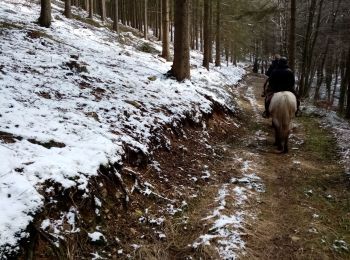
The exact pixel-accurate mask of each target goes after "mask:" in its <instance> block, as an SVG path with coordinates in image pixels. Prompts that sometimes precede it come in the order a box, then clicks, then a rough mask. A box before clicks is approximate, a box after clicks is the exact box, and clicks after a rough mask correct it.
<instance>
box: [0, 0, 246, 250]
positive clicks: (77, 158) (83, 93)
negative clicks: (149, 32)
mask: <svg viewBox="0 0 350 260" xmlns="http://www.w3.org/2000/svg"><path fill="white" fill-rule="evenodd" d="M39 11H40V10H39V6H38V5H36V4H33V3H30V2H28V1H26V0H3V1H1V5H0V22H1V23H0V26H2V27H0V36H1V37H0V57H1V59H0V85H1V86H0V131H1V132H0V208H1V209H2V210H1V211H2V213H1V215H0V248H5V247H7V250H10V249H9V247H8V246H10V247H13V246H16V244H17V243H18V240H19V239H20V238H22V237H25V236H27V233H26V232H24V230H25V228H26V227H27V225H28V224H29V223H30V221H31V220H32V219H33V214H34V213H35V212H37V211H38V210H40V208H41V207H42V206H43V196H45V192H47V193H48V191H49V190H50V189H48V187H46V186H44V183H45V182H46V184H45V185H47V181H51V182H55V183H58V184H61V185H62V186H63V187H64V188H70V187H78V188H79V189H82V190H85V191H86V192H88V190H87V183H88V181H89V178H90V177H91V176H93V175H96V174H97V169H98V168H99V166H100V165H101V164H107V163H121V161H122V158H123V155H124V151H125V146H129V147H133V149H136V150H139V151H142V152H143V153H145V154H151V153H152V147H151V145H150V144H151V139H152V138H158V140H160V139H161V138H162V136H161V133H162V129H163V127H164V126H165V125H171V124H172V125H179V123H180V121H181V120H183V119H184V118H191V119H192V120H194V121H200V120H201V118H202V116H203V114H208V113H211V112H212V107H213V103H212V101H210V100H209V99H208V98H206V97H208V96H209V97H211V98H210V99H212V100H215V101H216V102H219V103H220V104H222V105H224V106H225V107H227V108H229V109H231V110H234V109H235V104H232V103H231V101H230V100H231V98H232V97H231V94H232V93H230V92H228V91H227V89H228V88H223V86H228V85H232V84H235V83H237V82H238V80H239V79H241V77H242V75H243V74H244V69H243V68H240V67H232V66H231V67H229V68H226V67H223V68H221V69H217V68H212V70H211V71H210V72H207V71H206V70H205V69H203V68H202V67H201V66H200V64H201V58H202V56H201V55H200V53H198V52H192V53H191V62H192V66H193V67H194V68H193V69H192V71H191V73H192V79H191V80H187V81H185V82H184V83H178V82H176V81H174V80H171V79H166V78H164V76H163V74H164V73H166V72H167V71H168V70H169V69H170V68H171V63H169V62H165V61H164V60H162V59H161V58H159V57H158V56H157V54H150V53H144V52H140V51H137V50H136V48H135V45H136V46H140V45H142V44H144V43H145V41H144V40H140V39H139V38H136V37H135V36H133V35H132V33H121V34H120V35H118V36H117V35H116V34H115V33H114V32H111V31H110V30H108V29H106V28H104V27H101V28H95V27H91V26H90V25H88V24H85V23H83V22H80V21H78V20H67V19H66V18H65V17H63V16H62V15H61V13H62V9H61V8H60V7H58V6H56V5H53V19H54V20H53V23H52V27H51V28H50V29H46V28H40V27H38V26H37V25H36V23H35V21H36V20H37V18H38V16H39ZM80 13H81V12H80ZM85 15H86V14H85ZM5 25H6V26H5ZM127 42H129V43H130V42H131V43H133V44H129V45H127V44H124V43H127ZM149 44H150V45H151V46H153V48H155V49H158V50H159V49H160V47H159V46H158V45H156V44H155V43H151V42H149ZM195 67H196V68H195ZM5 140H7V141H6V142H5ZM62 217H64V218H67V217H68V216H67V215H65V216H62ZM46 224H47V225H51V224H52V223H51V224H50V223H49V222H48V223H46Z"/></svg>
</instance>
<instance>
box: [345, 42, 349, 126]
mask: <svg viewBox="0 0 350 260" xmlns="http://www.w3.org/2000/svg"><path fill="white" fill-rule="evenodd" d="M345 89H346V91H347V99H346V103H347V104H346V109H345V118H348V119H350V46H349V50H348V57H347V62H346V72H345Z"/></svg>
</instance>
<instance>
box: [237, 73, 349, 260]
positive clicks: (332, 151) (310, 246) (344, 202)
mask: <svg viewBox="0 0 350 260" xmlns="http://www.w3.org/2000/svg"><path fill="white" fill-rule="evenodd" d="M263 82H264V78H263V77H261V76H258V75H256V74H250V75H248V76H247V78H246V82H245V84H244V85H243V87H242V88H241V89H240V91H241V94H242V95H243V96H244V97H245V98H244V101H243V103H242V104H241V105H242V106H243V107H244V113H245V114H246V117H247V118H246V120H245V122H247V124H248V130H247V134H246V135H245V136H244V137H243V139H245V142H243V143H245V145H246V146H245V147H241V148H234V149H243V150H244V149H245V150H248V151H249V152H250V153H252V154H255V156H253V158H255V159H254V160H255V169H257V172H256V174H257V176H259V177H260V178H261V179H262V182H263V184H264V186H265V192H264V193H261V194H260V201H258V203H256V204H254V203H253V205H250V206H251V207H252V208H255V209H257V210H256V212H257V218H256V219H255V220H252V221H250V225H249V227H248V230H247V237H246V239H245V240H246V253H245V254H244V255H243V256H241V258H242V259H350V252H349V250H350V248H349V242H350V188H349V182H348V180H346V177H345V174H344V170H343V168H342V166H341V165H340V164H339V163H338V162H339V158H338V156H337V152H336V148H335V146H334V140H333V139H332V137H331V135H330V134H329V132H328V131H327V129H322V128H320V126H319V123H318V121H317V118H312V117H310V116H307V115H303V117H300V118H296V119H295V120H294V123H293V124H294V128H293V131H292V134H291V138H290V152H289V153H288V154H287V155H284V154H277V153H276V152H275V150H274V147H273V145H272V144H273V129H272V127H271V120H267V119H263V118H262V117H261V116H260V113H261V112H262V111H263V98H261V97H260V95H261V90H262V87H261V86H262V85H263Z"/></svg>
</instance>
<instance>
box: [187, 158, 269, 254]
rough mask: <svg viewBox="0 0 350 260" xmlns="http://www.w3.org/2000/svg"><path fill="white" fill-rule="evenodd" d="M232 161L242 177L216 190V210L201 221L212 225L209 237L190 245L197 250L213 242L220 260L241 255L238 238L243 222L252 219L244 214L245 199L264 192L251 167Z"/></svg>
mask: <svg viewBox="0 0 350 260" xmlns="http://www.w3.org/2000/svg"><path fill="white" fill-rule="evenodd" d="M246 156H253V157H256V155H254V154H246ZM233 160H234V161H235V162H238V163H239V164H241V165H242V166H241V169H240V170H241V172H242V175H243V177H241V178H232V179H231V181H230V183H227V184H224V185H223V186H222V187H221V188H220V189H219V191H218V195H217V197H216V199H215V201H216V203H217V204H218V206H217V208H215V209H214V210H213V212H212V213H211V214H210V215H209V216H207V217H205V218H203V220H205V221H208V220H211V221H212V222H213V224H212V226H211V228H210V229H209V233H208V234H204V235H201V236H200V237H199V238H198V239H197V241H196V242H195V243H193V244H192V245H190V246H192V247H194V248H197V247H199V246H200V245H210V243H211V242H212V241H215V242H216V243H217V245H218V246H217V248H218V253H219V254H220V257H222V259H236V258H237V253H238V252H239V253H243V254H244V251H243V250H244V248H245V242H244V240H243V238H242V234H244V231H243V230H244V224H245V222H246V219H247V218H249V217H254V213H253V212H251V211H248V210H246V208H245V206H246V204H247V202H248V201H249V198H251V197H252V196H256V192H263V191H264V190H265V189H264V185H263V184H262V181H261V179H260V178H259V177H258V176H257V175H256V171H257V165H256V164H255V163H253V162H252V161H248V160H243V158H239V157H237V158H233ZM232 197H233V198H234V199H233V201H232ZM232 208H234V209H235V210H232Z"/></svg>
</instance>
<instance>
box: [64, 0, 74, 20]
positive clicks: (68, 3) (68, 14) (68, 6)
mask: <svg viewBox="0 0 350 260" xmlns="http://www.w3.org/2000/svg"><path fill="white" fill-rule="evenodd" d="M64 15H65V16H66V17H67V18H72V7H71V0H65V2H64Z"/></svg>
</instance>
